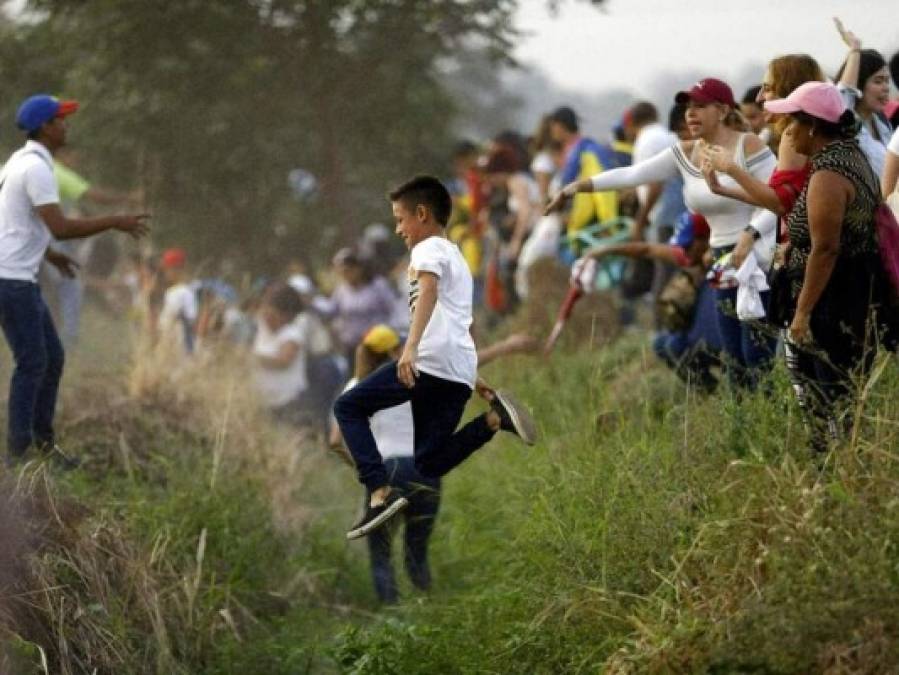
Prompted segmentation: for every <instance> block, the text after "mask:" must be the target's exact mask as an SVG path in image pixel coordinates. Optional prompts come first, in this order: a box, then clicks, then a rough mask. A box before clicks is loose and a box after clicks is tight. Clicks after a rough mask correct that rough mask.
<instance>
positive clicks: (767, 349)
mask: <svg viewBox="0 0 899 675" xmlns="http://www.w3.org/2000/svg"><path fill="white" fill-rule="evenodd" d="M675 100H676V101H677V102H678V103H681V104H686V105H687V112H686V122H687V128H688V129H689V131H690V134H691V136H693V139H694V140H689V141H682V142H680V143H678V144H677V145H674V146H673V147H671V148H669V149H666V150H663V151H662V152H660V153H659V154H657V155H656V156H655V157H652V158H650V159H648V160H646V161H644V162H641V163H639V164H636V165H633V166H629V167H623V168H620V169H613V170H611V171H603V172H602V173H601V174H598V175H596V176H593V177H592V178H588V179H582V180H578V181H575V182H573V183H570V184H569V185H566V186H565V187H564V188H563V189H562V191H561V192H560V193H559V195H558V196H557V197H556V198H555V199H554V200H553V201H552V202H551V203H550V204H549V206H548V207H547V212H549V211H552V210H555V209H558V208H561V206H562V205H563V204H564V202H565V200H566V199H568V198H570V197H572V196H574V194H576V193H577V192H594V191H605V190H622V189H626V188H632V187H636V186H638V185H644V184H646V183H655V182H662V181H665V180H668V179H670V178H674V177H676V176H677V175H680V176H681V177H682V178H683V181H684V201H685V202H686V204H687V208H689V209H690V211H692V212H695V213H701V214H702V215H703V216H705V219H706V220H707V221H708V223H709V229H710V231H711V237H710V240H709V243H710V245H711V247H712V253H713V255H715V257H716V258H721V257H723V256H725V255H726V254H728V253H731V252H732V251H733V250H734V248H736V247H739V248H740V253H741V256H742V255H745V253H746V252H748V250H750V249H751V248H752V245H753V244H754V242H755V240H756V239H757V238H758V237H759V236H760V235H761V234H766V235H768V234H770V233H773V232H774V231H775V228H776V225H777V216H775V214H773V213H772V212H770V211H765V210H762V209H756V208H755V207H753V206H751V205H749V204H745V203H741V202H737V201H735V200H733V199H729V198H727V197H723V196H720V195H716V194H715V193H713V192H712V191H711V189H710V188H709V186H708V184H707V183H706V181H705V178H704V177H703V174H702V171H701V169H700V166H701V163H702V156H701V154H702V153H701V151H702V148H703V146H704V145H705V144H714V145H717V146H720V147H722V148H725V149H726V150H728V151H730V152H733V156H734V159H735V161H736V162H737V164H738V165H739V166H741V167H742V168H745V170H746V171H748V172H749V173H751V174H752V175H753V176H754V177H755V178H757V179H758V180H760V181H763V182H766V183H767V181H768V178H769V177H770V176H771V173H772V172H773V171H774V167H775V165H776V159H775V157H774V155H773V154H772V152H771V150H770V149H768V147H767V146H766V145H765V143H764V142H763V141H762V140H761V139H760V138H759V137H758V136H755V135H754V134H748V133H745V132H743V131H741V130H740V127H741V124H740V122H741V118H740V116H739V114H738V113H737V112H736V102H735V101H734V97H733V92H732V91H731V89H730V87H729V86H728V85H727V84H725V83H724V82H721V81H720V80H716V79H713V78H707V79H704V80H700V81H699V82H697V83H696V84H695V85H694V86H693V87H692V88H691V89H689V90H688V91H682V92H680V93H678V94H677V96H676V97H675ZM735 127H737V128H735ZM719 180H720V181H721V183H722V184H724V185H728V186H730V187H735V186H736V183H735V182H734V181H733V179H731V178H730V177H729V176H722V177H720V178H719ZM729 182H730V183H733V185H729ZM750 228H751V229H750ZM736 294H737V291H736V288H719V289H716V296H717V301H718V312H717V320H718V328H719V330H720V332H721V339H722V342H723V344H724V349H725V353H726V354H727V356H728V357H729V364H728V376H729V379H730V380H731V382H732V383H734V384H737V385H740V386H749V387H751V386H754V385H755V383H756V382H757V379H758V375H759V373H761V372H764V371H765V370H766V369H767V367H768V365H769V364H770V362H771V357H772V356H773V352H774V349H773V347H774V345H773V341H772V340H771V339H770V338H766V337H764V336H763V335H762V334H761V333H760V332H759V331H758V330H755V329H754V328H753V327H752V326H751V325H749V324H748V323H744V322H740V321H739V320H738V319H737V318H736V311H735V308H736Z"/></svg>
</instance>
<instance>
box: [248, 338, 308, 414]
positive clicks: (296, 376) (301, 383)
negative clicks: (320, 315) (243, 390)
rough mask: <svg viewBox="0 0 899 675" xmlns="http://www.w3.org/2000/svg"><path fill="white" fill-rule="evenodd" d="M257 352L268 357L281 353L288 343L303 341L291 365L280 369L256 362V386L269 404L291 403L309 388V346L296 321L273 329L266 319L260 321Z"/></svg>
mask: <svg viewBox="0 0 899 675" xmlns="http://www.w3.org/2000/svg"><path fill="white" fill-rule="evenodd" d="M258 323H259V327H258V330H257V331H256V338H255V340H254V341H253V354H255V355H257V356H265V357H268V358H271V357H275V356H277V355H278V354H279V353H280V351H281V347H283V346H284V345H285V344H287V343H290V342H292V343H294V344H297V345H299V347H300V349H299V351H298V352H297V355H296V358H294V360H293V361H292V362H291V364H290V365H289V366H287V368H284V369H281V370H278V369H275V368H264V367H262V366H260V365H257V366H256V373H255V375H256V389H257V391H259V394H260V396H262V400H263V402H264V403H265V405H266V406H268V407H269V408H279V407H281V406H282V405H287V404H288V403H290V402H291V401H292V400H294V399H295V398H296V397H297V396H299V395H300V394H302V393H303V392H304V391H306V389H307V388H308V386H309V384H308V382H307V381H306V347H305V340H304V337H303V331H302V328H301V327H300V325H298V324H297V323H296V322H291V323H288V324H286V325H284V326H282V327H281V328H279V329H278V330H276V331H272V330H271V329H270V328H269V327H268V326H267V325H266V324H265V321H259V322H258Z"/></svg>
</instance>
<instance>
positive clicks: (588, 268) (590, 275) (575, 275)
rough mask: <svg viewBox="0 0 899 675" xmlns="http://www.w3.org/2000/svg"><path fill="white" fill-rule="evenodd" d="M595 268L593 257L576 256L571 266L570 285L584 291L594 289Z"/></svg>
mask: <svg viewBox="0 0 899 675" xmlns="http://www.w3.org/2000/svg"><path fill="white" fill-rule="evenodd" d="M596 270H597V263H596V260H595V259H594V258H587V257H584V258H578V259H577V260H575V261H574V265H572V266H571V278H570V282H571V285H572V286H575V287H577V288H580V289H581V290H582V291H584V292H585V293H592V292H593V291H595V290H596Z"/></svg>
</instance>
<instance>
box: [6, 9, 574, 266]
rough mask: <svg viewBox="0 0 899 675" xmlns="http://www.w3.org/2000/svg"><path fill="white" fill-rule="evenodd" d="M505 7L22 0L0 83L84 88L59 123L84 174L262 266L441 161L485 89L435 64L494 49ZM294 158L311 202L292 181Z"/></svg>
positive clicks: (200, 242)
mask: <svg viewBox="0 0 899 675" xmlns="http://www.w3.org/2000/svg"><path fill="white" fill-rule="evenodd" d="M554 4H558V3H554ZM515 8H516V2H514V1H513V0H429V1H428V2H421V1H420V0H329V1H328V2H321V0H178V1H177V2H175V1H171V2H166V1H162V0H156V1H143V0H91V2H73V1H72V0H30V2H28V3H27V4H26V9H27V11H28V21H22V22H19V23H16V24H12V25H6V26H0V32H2V35H3V37H4V39H3V40H2V42H0V67H3V71H4V73H6V74H7V75H6V78H7V79H6V82H5V84H7V92H8V93H9V94H14V95H16V96H17V97H20V96H23V95H25V94H27V93H32V92H34V91H38V90H45V91H51V92H64V93H65V94H66V95H68V96H74V97H76V98H79V99H80V100H81V101H82V103H83V108H82V110H81V111H80V112H79V114H78V119H77V122H76V123H73V130H72V134H71V135H72V139H73V143H75V144H77V145H79V146H82V147H83V148H84V149H85V151H84V152H82V153H81V154H82V156H83V157H85V158H86V159H87V160H88V167H87V168H88V169H89V173H90V175H91V176H93V177H95V178H96V179H97V180H103V181H104V182H107V183H110V184H116V183H121V182H125V183H129V182H134V181H137V182H140V183H141V184H142V185H143V186H144V188H145V190H146V193H147V195H148V206H149V207H150V208H151V209H152V211H153V213H154V216H155V218H154V225H155V234H156V236H159V237H161V238H162V239H164V240H166V241H171V242H174V241H178V242H181V243H184V244H186V245H188V246H189V247H191V248H192V249H196V250H197V251H199V252H201V253H203V254H209V255H210V256H213V255H220V254H222V253H223V252H230V254H231V255H232V256H235V255H237V256H239V257H240V258H241V260H239V261H237V262H238V265H240V266H243V265H253V264H256V265H260V266H261V265H262V264H268V263H269V261H271V260H272V259H278V258H287V257H292V256H294V255H297V254H300V253H304V254H306V255H307V256H315V254H316V253H318V252H319V250H320V249H321V252H322V253H325V252H327V249H329V248H330V247H332V246H333V245H335V243H336V242H338V241H340V240H347V239H349V238H351V237H352V236H353V234H354V233H355V232H358V231H359V230H361V228H362V227H364V225H365V224H367V222H369V221H370V220H372V219H377V218H380V219H383V218H384V217H385V208H384V200H383V195H384V192H385V190H386V189H387V188H388V187H389V186H390V184H391V183H393V182H394V181H396V180H399V179H401V178H403V177H405V176H407V175H409V174H411V173H414V172H420V171H433V172H439V171H440V170H441V169H442V168H443V167H444V166H445V165H446V157H447V153H448V150H449V148H450V147H451V145H452V141H453V135H454V134H453V131H454V122H455V121H456V120H458V119H459V118H460V113H462V112H464V111H465V110H466V109H467V108H468V107H469V106H471V105H480V106H483V105H484V103H483V101H484V100H485V97H484V92H483V91H472V93H471V94H470V99H469V98H468V97H467V95H466V94H465V93H464V92H461V91H460V90H459V89H458V87H454V86H451V85H450V83H449V80H450V79H451V78H448V77H447V75H446V73H447V68H446V65H447V64H448V63H457V64H462V66H461V67H463V68H464V67H465V66H464V64H465V63H466V62H467V59H468V58H469V56H470V49H471V48H472V45H476V46H477V49H478V50H479V53H480V54H481V55H482V56H481V57H478V58H483V59H486V60H487V61H488V62H493V63H496V64H500V63H509V62H510V61H511V48H512V44H513V41H514V39H515V37H516V33H515V30H514V28H513V24H512V19H513V13H514V11H515ZM482 72H483V69H482ZM489 84H490V86H493V83H489ZM496 86H497V87H498V86H499V85H498V84H496ZM7 100H9V99H7ZM16 100H18V98H17V99H16ZM486 100H487V101H488V103H489V100H490V99H489V96H488V97H486ZM6 108H9V106H7V107H6ZM12 112H13V111H11V110H9V109H4V111H3V113H2V116H0V121H3V122H4V124H5V122H6V121H7V120H9V121H11V116H12ZM5 128H7V129H8V128H9V125H8V124H5ZM3 140H7V139H6V137H4V139H3ZM298 167H302V168H303V169H306V170H307V171H309V172H311V173H312V174H314V175H315V176H316V178H317V179H318V184H319V192H318V195H319V198H318V201H317V202H315V203H311V204H310V203H301V202H298V201H297V200H295V199H294V198H293V197H292V195H291V190H290V188H289V185H288V180H287V176H288V174H289V172H290V171H291V170H292V169H295V168H298Z"/></svg>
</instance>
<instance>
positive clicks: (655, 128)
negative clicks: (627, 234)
mask: <svg viewBox="0 0 899 675" xmlns="http://www.w3.org/2000/svg"><path fill="white" fill-rule="evenodd" d="M675 143H677V136H676V135H675V134H674V133H672V132H670V131H668V129H666V128H665V127H663V126H662V125H661V124H659V123H658V122H653V123H652V124H647V125H646V126H645V127H643V128H642V129H640V133H638V134H637V139H636V140H635V141H634V158H633V162H632V163H633V164H639V163H640V162H643V161H645V160H647V159H652V158H653V157H655V156H656V155H658V154H659V153H660V152H662V151H663V150H667V149H668V148H670V147H671V146H672V145H674V144H675ZM637 198H638V199H639V200H640V203H641V204H645V203H646V200H647V199H648V198H649V185H638V186H637ZM661 205H662V203H661V200H659V201H657V202H656V204H655V207H654V208H653V210H652V212H651V213H650V214H649V220H650V222H653V221H654V220H655V215H656V212H657V211H658V210H659V207H661Z"/></svg>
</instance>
